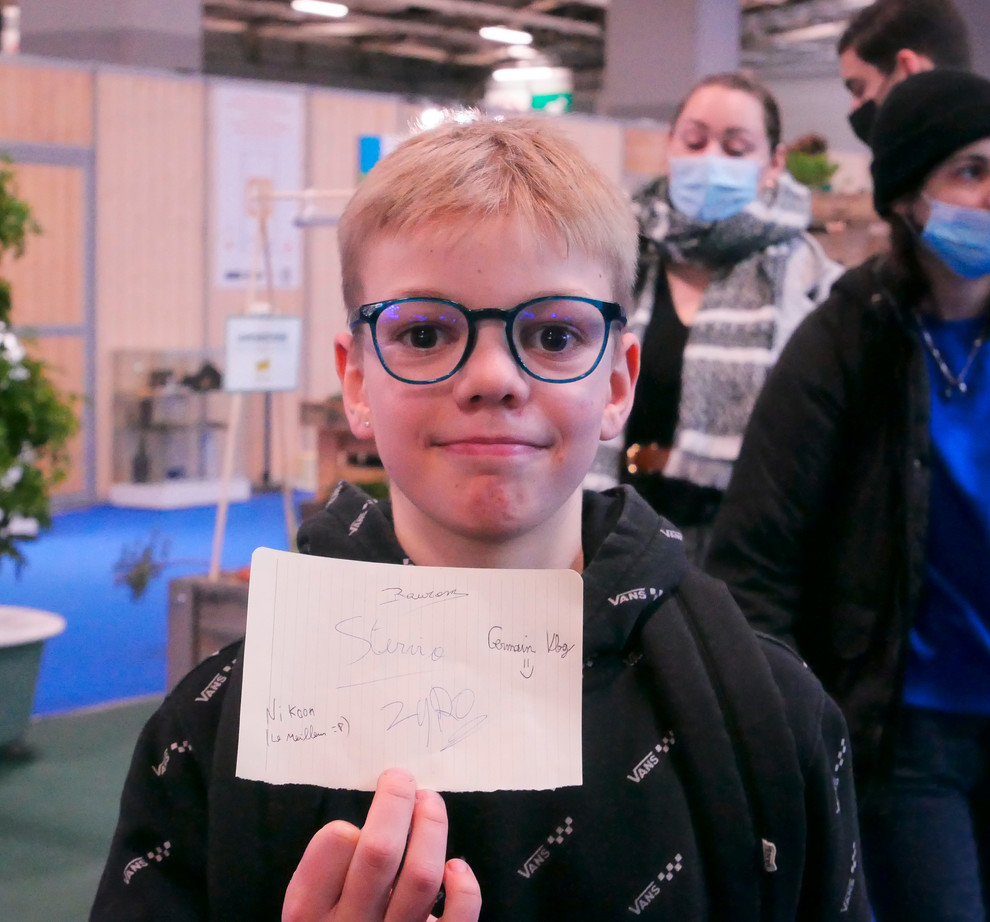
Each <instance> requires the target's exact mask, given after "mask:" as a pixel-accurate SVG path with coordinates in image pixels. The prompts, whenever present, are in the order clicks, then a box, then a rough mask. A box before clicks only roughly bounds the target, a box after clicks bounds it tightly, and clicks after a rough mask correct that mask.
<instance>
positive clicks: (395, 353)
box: [350, 295, 626, 384]
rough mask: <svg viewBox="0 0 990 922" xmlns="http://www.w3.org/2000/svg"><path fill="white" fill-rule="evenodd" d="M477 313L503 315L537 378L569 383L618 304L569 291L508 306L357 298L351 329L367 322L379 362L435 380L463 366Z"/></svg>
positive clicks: (593, 354) (412, 378)
mask: <svg viewBox="0 0 990 922" xmlns="http://www.w3.org/2000/svg"><path fill="white" fill-rule="evenodd" d="M482 320H502V321H503V322H504V323H505V338H506V340H507V342H508V344H509V351H510V352H511V353H512V357H513V358H514V359H515V360H516V363H517V364H518V365H519V367H520V368H522V370H523V371H525V372H526V374H528V375H530V376H531V377H533V378H536V379H537V380H538V381H550V382H553V383H556V384H567V383H568V382H571V381H579V380H581V378H586V377H587V376H588V375H590V374H591V373H592V372H593V371H594V370H595V369H596V368H597V367H598V363H599V362H600V361H601V359H602V356H603V355H604V354H605V347H606V345H607V344H608V334H609V330H610V328H611V325H612V324H613V323H618V324H619V325H620V326H624V325H625V323H626V318H625V316H623V313H622V307H621V305H619V304H616V303H615V302H614V301H597V300H595V299H594V298H579V297H571V296H567V295H548V296H546V297H543V298H533V299H532V300H531V301H524V302H523V303H522V304H518V305H516V306H515V307H512V308H509V309H508V310H502V309H500V308H494V307H493V308H487V309H485V310H468V308H466V307H465V306H464V305H463V304H458V303H457V302H456V301H448V300H446V299H445V298H397V299H395V300H393V301H378V302H377V303H375V304H362V305H361V307H359V308H358V316H357V317H356V318H355V319H354V320H353V321H352V322H351V325H350V327H351V329H352V330H353V329H355V328H356V327H357V326H358V325H359V324H361V323H366V324H368V326H370V327H371V337H372V339H373V341H374V344H375V351H376V352H377V353H378V358H379V360H380V361H381V363H382V367H383V368H384V369H385V370H386V371H387V372H388V373H389V374H390V375H391V376H392V377H393V378H397V379H398V380H399V381H403V382H405V383H406V384H435V383H437V382H438V381H443V380H445V379H446V378H449V377H450V376H451V375H454V374H456V373H457V372H458V371H460V369H461V368H463V367H464V363H465V362H467V360H468V358H469V356H470V355H471V351H472V350H473V349H474V345H475V342H476V341H477V338H478V324H479V323H480V322H481V321H482Z"/></svg>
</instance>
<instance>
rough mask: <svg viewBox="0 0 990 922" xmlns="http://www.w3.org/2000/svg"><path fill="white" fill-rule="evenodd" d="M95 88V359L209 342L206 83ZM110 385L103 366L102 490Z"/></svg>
mask: <svg viewBox="0 0 990 922" xmlns="http://www.w3.org/2000/svg"><path fill="white" fill-rule="evenodd" d="M96 93H97V97H98V100H99V104H98V113H99V115H98V122H97V137H98V139H99V156H98V157H97V170H96V202H97V205H96V207H97V217H98V221H97V235H96V236H97V240H96V248H97V293H96V299H97V304H98V306H99V323H98V324H97V330H96V332H97V344H96V360H97V368H99V369H109V368H110V367H111V358H112V355H113V353H114V351H115V350H117V349H143V348H152V349H183V348H201V347H202V346H203V345H204V342H203V328H204V280H203V272H204V255H203V254H204V251H205V231H204V225H203V214H204V195H205V181H204V163H203V133H204V124H203V118H204V107H203V106H204V104H203V100H204V86H203V83H202V81H201V80H194V79H183V78H176V77H167V76H158V75H154V76H150V75H147V74H134V73H127V72H121V71H101V72H100V73H99V74H98V76H97V83H96ZM112 386H113V385H112V381H111V380H110V375H109V374H101V375H99V376H98V382H97V393H96V417H97V420H98V423H97V447H98V450H97V489H98V492H99V493H100V495H106V491H107V490H108V489H109V485H110V471H111V458H110V451H111V443H112V430H111V424H112V412H111V400H112Z"/></svg>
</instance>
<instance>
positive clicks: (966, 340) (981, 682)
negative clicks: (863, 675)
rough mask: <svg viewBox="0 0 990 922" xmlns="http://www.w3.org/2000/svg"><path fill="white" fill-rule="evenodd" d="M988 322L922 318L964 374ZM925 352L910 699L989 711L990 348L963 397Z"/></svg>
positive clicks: (945, 354) (971, 372) (947, 357)
mask: <svg viewBox="0 0 990 922" xmlns="http://www.w3.org/2000/svg"><path fill="white" fill-rule="evenodd" d="M984 322H985V321H984V319H983V318H976V319H973V320H961V321H943V322H939V321H931V320H926V321H925V326H926V328H927V329H928V332H929V334H930V335H931V338H932V341H933V342H934V343H935V346H936V348H937V349H938V350H939V352H940V353H941V354H942V357H943V360H944V361H945V363H946V365H947V366H948V367H949V369H950V371H951V372H952V373H953V374H956V375H958V374H959V372H960V371H961V370H962V368H963V367H964V366H965V364H966V361H967V359H968V357H969V355H970V353H971V351H972V348H973V342H974V340H975V338H976V336H977V335H978V334H979V332H980V330H981V328H982V326H983V324H984ZM923 348H925V356H926V359H927V363H928V378H929V386H930V392H931V421H930V432H931V440H932V481H931V504H930V510H929V523H928V544H927V553H926V560H925V575H924V585H923V589H922V597H921V604H920V607H919V610H918V612H917V613H916V617H915V621H914V627H913V628H912V630H911V638H910V650H909V654H908V665H907V674H906V678H905V688H904V699H905V701H906V702H907V703H908V704H911V705H915V706H917V707H927V708H933V709H936V710H941V711H951V712H954V713H967V714H990V344H986V345H984V346H983V347H982V348H981V349H980V351H979V353H978V354H977V356H976V358H975V359H974V361H973V363H972V365H971V366H970V369H969V371H968V373H967V374H966V377H965V381H966V386H967V391H966V393H960V392H959V391H958V390H956V389H952V391H951V394H950V396H948V397H947V396H946V388H947V386H948V383H947V382H946V380H945V377H944V376H943V374H942V372H941V370H940V369H939V366H938V363H937V362H936V360H935V359H934V357H933V356H932V355H931V352H930V350H929V349H927V348H926V347H924V346H923Z"/></svg>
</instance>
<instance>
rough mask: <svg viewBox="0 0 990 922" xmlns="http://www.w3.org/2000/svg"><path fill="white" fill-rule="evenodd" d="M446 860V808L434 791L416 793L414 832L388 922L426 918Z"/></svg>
mask: <svg viewBox="0 0 990 922" xmlns="http://www.w3.org/2000/svg"><path fill="white" fill-rule="evenodd" d="M446 857H447V808H446V807H445V806H444V802H443V798H442V797H441V796H440V795H439V794H437V793H436V792H435V791H417V792H416V805H415V807H414V808H413V815H412V830H411V831H410V833H409V844H408V846H407V847H406V857H405V859H404V860H403V862H402V871H401V872H400V873H399V877H398V880H396V882H395V889H394V890H393V891H392V899H391V901H390V902H389V906H388V913H387V915H386V916H385V919H386V922H392V920H395V922H398V920H400V919H425V918H426V917H427V916H428V915H429V914H430V910H431V909H432V908H433V904H434V903H435V902H436V900H437V894H438V893H439V892H440V882H441V881H442V880H443V869H444V861H445V860H446Z"/></svg>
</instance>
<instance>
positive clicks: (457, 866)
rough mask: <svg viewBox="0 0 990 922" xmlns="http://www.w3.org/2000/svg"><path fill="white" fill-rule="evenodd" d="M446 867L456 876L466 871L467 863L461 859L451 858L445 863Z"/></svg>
mask: <svg viewBox="0 0 990 922" xmlns="http://www.w3.org/2000/svg"><path fill="white" fill-rule="evenodd" d="M447 867H448V868H450V870H451V871H454V872H455V873H457V874H463V873H464V872H465V871H467V869H468V865H467V862H466V861H465V860H464V859H463V858H451V859H450V861H448V862H447Z"/></svg>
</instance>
